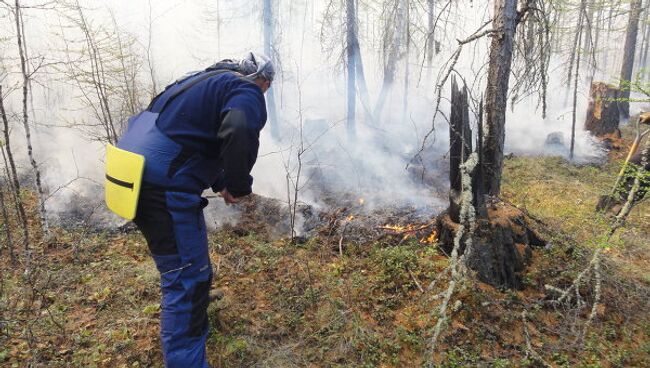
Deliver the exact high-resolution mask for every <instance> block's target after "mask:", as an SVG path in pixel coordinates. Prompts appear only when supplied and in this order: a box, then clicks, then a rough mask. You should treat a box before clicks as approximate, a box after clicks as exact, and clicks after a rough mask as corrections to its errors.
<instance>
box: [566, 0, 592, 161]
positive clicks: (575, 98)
mask: <svg viewBox="0 0 650 368" xmlns="http://www.w3.org/2000/svg"><path fill="white" fill-rule="evenodd" d="M584 5H585V0H582V2H581V5H580V12H581V13H583V14H584V11H585V9H584V7H583V6H584ZM587 19H588V18H587ZM583 30H584V28H583V27H578V47H577V49H576V73H575V77H574V79H573V109H572V110H571V148H570V149H569V159H570V160H573V151H574V149H575V141H576V110H577V107H578V78H579V77H580V61H581V60H582V55H581V51H582V32H583ZM585 43H588V42H585Z"/></svg>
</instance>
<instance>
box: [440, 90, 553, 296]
mask: <svg viewBox="0 0 650 368" xmlns="http://www.w3.org/2000/svg"><path fill="white" fill-rule="evenodd" d="M482 115H483V108H482V103H481V105H480V108H479V121H478V133H479V134H478V147H479V148H480V147H482V144H483V129H482V126H483V121H482ZM449 125H450V127H449V135H450V140H449V144H450V153H449V161H450V165H451V167H450V173H449V181H450V193H449V202H450V204H449V208H448V209H447V211H445V212H444V213H443V214H441V215H440V216H439V217H438V220H437V228H438V234H439V244H440V247H441V248H442V250H443V251H444V252H446V253H447V254H451V253H452V250H453V247H454V239H455V237H456V234H457V233H458V232H459V231H460V229H461V226H462V227H463V229H464V231H463V233H462V238H461V241H460V243H459V244H458V249H457V251H458V254H463V259H464V262H465V265H466V266H467V267H468V268H469V269H471V270H472V271H474V272H475V273H476V276H477V277H478V279H479V280H481V281H482V282H485V283H487V284H490V285H493V286H497V287H505V288H515V289H520V288H521V287H522V286H523V284H522V281H521V280H522V277H521V274H522V272H523V271H524V270H525V267H526V265H527V264H528V263H529V262H530V259H531V256H532V246H543V245H544V241H543V240H541V238H540V237H539V236H537V235H536V233H535V232H534V231H533V230H531V228H530V226H528V222H527V220H526V217H525V215H524V214H523V213H522V212H521V211H519V210H517V209H516V208H515V207H512V206H509V205H506V204H504V203H503V202H501V201H499V200H497V199H493V200H491V201H490V202H491V203H490V204H489V206H488V205H487V204H486V200H485V197H486V196H485V193H486V192H487V190H486V189H487V184H486V180H485V179H484V178H485V175H484V174H483V173H484V170H485V168H484V161H483V158H482V157H481V155H479V156H478V164H477V165H476V167H474V170H473V171H472V172H471V173H470V175H471V179H472V180H471V182H472V185H471V188H470V189H471V192H472V193H471V194H472V195H471V199H472V203H471V205H472V206H473V207H474V210H475V211H474V213H475V214H476V216H475V218H472V219H470V220H469V221H470V222H472V223H471V224H466V223H463V224H461V216H460V213H461V209H462V208H463V206H464V205H466V204H465V203H463V200H464V198H467V196H466V195H465V193H463V190H466V189H467V187H465V189H464V188H463V186H462V180H463V179H462V175H461V170H462V167H461V166H462V165H463V163H465V161H467V159H468V158H469V157H470V154H471V153H472V131H471V130H470V125H469V109H468V104H467V91H466V89H465V88H464V87H463V89H462V90H461V89H459V88H458V85H457V84H456V81H455V80H454V79H452V94H451V114H450V120H449ZM477 151H478V152H479V153H480V152H481V150H480V149H478V150H477ZM474 159H476V158H474ZM465 175H467V173H465ZM466 191H467V190H466ZM466 221H467V220H466ZM470 240H471V241H470Z"/></svg>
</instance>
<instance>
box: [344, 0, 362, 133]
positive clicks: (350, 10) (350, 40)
mask: <svg viewBox="0 0 650 368" xmlns="http://www.w3.org/2000/svg"><path fill="white" fill-rule="evenodd" d="M355 2H356V0H346V1H345V18H346V22H345V24H346V46H345V51H346V55H347V60H346V61H347V79H348V90H347V95H348V97H347V110H348V111H347V130H348V137H350V139H354V137H355V136H356V127H355V119H356V108H357V105H356V102H357V100H356V92H357V88H356V84H357V83H356V63H357V50H358V49H359V45H358V43H359V40H358V36H357V14H356V4H355Z"/></svg>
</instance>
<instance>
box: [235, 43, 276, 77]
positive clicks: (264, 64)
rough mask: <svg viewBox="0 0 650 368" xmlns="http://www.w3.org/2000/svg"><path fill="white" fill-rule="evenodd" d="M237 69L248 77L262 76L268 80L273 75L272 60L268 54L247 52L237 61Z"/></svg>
mask: <svg viewBox="0 0 650 368" xmlns="http://www.w3.org/2000/svg"><path fill="white" fill-rule="evenodd" d="M239 71H240V73H242V74H244V75H245V76H247V77H250V78H257V77H262V78H264V79H266V80H268V81H270V82H272V81H273V78H274V77H275V68H274V67H273V62H272V61H271V59H269V57H268V56H266V55H264V54H258V53H256V52H253V51H251V52H249V53H247V54H246V56H244V57H243V58H242V59H241V61H240V62H239Z"/></svg>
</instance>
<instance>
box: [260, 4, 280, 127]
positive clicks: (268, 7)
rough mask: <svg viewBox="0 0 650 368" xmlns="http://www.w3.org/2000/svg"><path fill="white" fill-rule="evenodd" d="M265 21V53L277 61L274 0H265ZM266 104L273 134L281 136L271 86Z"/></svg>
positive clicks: (273, 92)
mask: <svg viewBox="0 0 650 368" xmlns="http://www.w3.org/2000/svg"><path fill="white" fill-rule="evenodd" d="M262 18H263V21H264V53H265V54H266V55H267V56H268V57H270V58H271V60H274V61H275V54H274V53H273V46H272V44H273V41H274V37H275V29H274V28H275V27H274V19H273V2H272V0H264V10H263V14H262ZM266 106H267V110H268V115H269V125H270V127H271V135H273V137H276V138H277V137H279V133H280V132H279V127H278V118H277V109H276V103H275V91H274V90H273V88H270V89H269V90H268V91H267V92H266Z"/></svg>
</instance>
